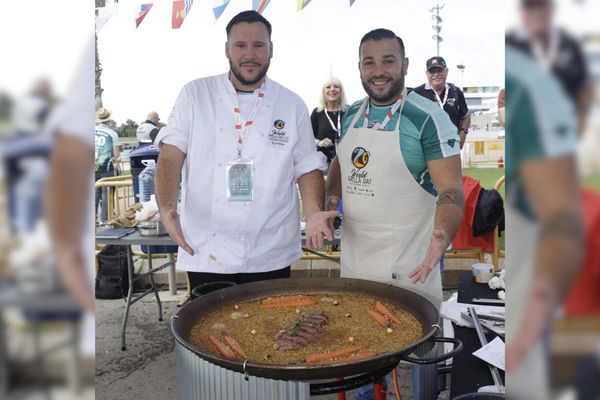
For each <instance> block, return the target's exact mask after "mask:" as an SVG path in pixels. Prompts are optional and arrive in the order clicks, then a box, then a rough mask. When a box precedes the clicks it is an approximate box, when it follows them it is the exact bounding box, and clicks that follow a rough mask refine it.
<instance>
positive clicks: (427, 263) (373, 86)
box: [327, 29, 464, 399]
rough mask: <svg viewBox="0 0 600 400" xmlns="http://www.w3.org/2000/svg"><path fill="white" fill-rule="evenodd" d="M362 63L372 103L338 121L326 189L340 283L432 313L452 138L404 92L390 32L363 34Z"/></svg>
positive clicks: (457, 200) (443, 121) (455, 220)
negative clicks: (401, 296)
mask: <svg viewBox="0 0 600 400" xmlns="http://www.w3.org/2000/svg"><path fill="white" fill-rule="evenodd" d="M359 55H360V61H359V70H360V75H361V80H362V84H363V88H364V89H365V91H366V92H367V94H368V95H369V96H368V97H367V98H366V99H364V100H361V101H358V102H356V103H354V104H353V105H352V106H351V107H350V108H349V109H348V111H347V112H346V115H345V116H344V121H343V123H342V132H341V137H342V139H341V141H340V144H339V145H338V153H337V156H336V157H335V158H334V160H333V161H332V163H331V167H330V171H329V178H328V182H327V185H328V188H327V190H328V191H327V194H328V198H327V208H328V209H330V210H333V209H335V208H336V207H337V204H338V202H339V200H340V198H341V199H343V209H344V221H343V227H344V233H343V235H342V243H341V247H342V249H343V250H342V259H341V264H342V267H341V275H342V276H343V277H352V278H360V279H366V280H374V281H380V282H387V283H391V284H393V285H396V286H400V287H403V288H406V289H409V290H411V291H414V292H417V293H419V294H420V295H422V296H424V297H425V298H427V299H428V300H429V301H430V302H431V303H432V304H433V305H434V306H435V307H437V308H439V307H440V303H441V301H442V284H441V278H440V270H439V261H440V257H441V256H442V255H443V254H444V251H445V250H446V248H447V247H448V245H449V244H450V242H451V240H452V238H453V237H454V234H455V233H456V231H457V229H458V227H459V225H460V223H461V220H462V216H463V205H464V196H463V191H462V183H461V166H460V147H459V136H458V133H457V130H456V127H455V126H454V125H452V123H451V121H450V119H449V117H448V115H447V114H446V113H445V112H444V110H442V109H441V108H440V107H439V106H438V105H437V104H435V103H433V102H431V101H430V100H428V99H426V98H424V97H421V96H420V95H418V94H416V93H415V92H412V91H410V92H409V91H408V90H407V88H406V87H405V86H404V76H405V75H406V73H407V69H408V59H407V58H405V56H404V55H405V53H404V44H403V43H402V40H401V39H400V38H398V37H397V36H396V35H395V34H394V33H393V32H392V31H389V30H387V29H376V30H374V31H371V32H369V33H367V34H366V35H365V36H364V37H363V39H362V40H361V44H360V47H359ZM436 394H437V393H433V394H430V395H425V394H424V393H421V395H420V396H419V397H418V398H421V399H427V398H435V397H436Z"/></svg>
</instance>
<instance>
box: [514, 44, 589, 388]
mask: <svg viewBox="0 0 600 400" xmlns="http://www.w3.org/2000/svg"><path fill="white" fill-rule="evenodd" d="M506 105H507V106H508V107H509V111H508V113H507V117H506V132H507V135H506V161H507V163H506V200H507V208H506V217H507V222H506V225H507V227H508V228H509V230H510V232H509V233H508V234H507V236H506V254H507V257H508V258H507V260H506V265H507V266H508V267H507V274H506V288H507V293H506V311H507V321H508V322H507V332H506V372H507V375H506V388H507V394H508V398H510V399H517V400H520V399H532V400H533V399H535V400H540V399H541V400H543V399H548V398H549V396H550V394H549V372H548V361H549V355H548V353H547V339H548V329H549V324H550V322H551V320H552V316H553V315H554V313H555V311H556V309H557V308H558V307H560V305H561V303H562V300H563V299H564V298H565V296H566V295H567V293H568V290H569V288H570V286H571V283H572V282H573V280H574V278H575V277H576V275H577V272H578V269H579V266H580V263H581V261H582V254H583V242H584V239H583V226H582V219H581V210H580V196H579V186H578V179H577V171H576V159H575V146H576V144H577V118H576V115H575V112H574V109H573V105H572V103H571V102H570V101H569V99H568V98H567V97H566V96H565V94H564V92H563V91H562V89H561V88H560V83H559V82H558V80H557V79H555V78H554V77H553V76H552V75H550V74H549V73H548V72H547V71H546V70H545V69H544V68H543V66H541V65H540V64H538V63H537V62H536V61H535V60H534V59H532V58H531V57H528V56H526V55H524V54H523V53H522V52H520V51H518V50H515V49H514V48H513V46H511V45H508V46H507V47H506Z"/></svg>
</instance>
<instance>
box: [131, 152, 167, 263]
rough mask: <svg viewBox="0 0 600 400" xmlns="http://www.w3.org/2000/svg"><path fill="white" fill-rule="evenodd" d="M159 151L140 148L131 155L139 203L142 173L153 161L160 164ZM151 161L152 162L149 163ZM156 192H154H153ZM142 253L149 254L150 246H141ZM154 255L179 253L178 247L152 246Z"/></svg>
mask: <svg viewBox="0 0 600 400" xmlns="http://www.w3.org/2000/svg"><path fill="white" fill-rule="evenodd" d="M159 152H160V151H159V149H158V147H156V146H155V145H153V144H151V145H145V146H140V147H138V148H137V149H135V150H131V152H130V153H129V163H130V167H131V179H132V181H133V194H134V196H135V198H136V201H139V200H140V198H139V195H140V180H139V178H140V175H141V173H142V171H144V169H145V168H146V167H147V165H150V164H151V162H152V161H153V162H154V163H157V162H158V154H159ZM149 161H151V162H149ZM152 191H154V190H152ZM141 247H142V252H144V253H146V254H147V253H148V246H141ZM150 251H151V252H152V254H156V253H177V246H150Z"/></svg>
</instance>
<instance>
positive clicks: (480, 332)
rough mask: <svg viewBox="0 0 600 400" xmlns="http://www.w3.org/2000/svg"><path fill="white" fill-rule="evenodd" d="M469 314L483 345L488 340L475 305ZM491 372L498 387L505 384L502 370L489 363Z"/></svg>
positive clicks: (470, 308)
mask: <svg viewBox="0 0 600 400" xmlns="http://www.w3.org/2000/svg"><path fill="white" fill-rule="evenodd" d="M469 314H471V318H472V319H473V325H475V330H476V331H477V336H479V341H480V342H481V345H482V346H485V345H486V344H487V343H488V341H487V339H486V338H485V335H484V334H483V328H482V327H481V324H480V323H479V318H478V317H477V311H475V307H469ZM488 367H489V369H490V372H491V373H492V379H493V380H494V384H495V385H496V386H497V387H502V386H504V384H503V383H502V377H501V376H500V372H498V368H496V367H495V366H493V365H491V364H488Z"/></svg>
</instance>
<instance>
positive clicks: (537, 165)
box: [506, 155, 584, 371]
mask: <svg viewBox="0 0 600 400" xmlns="http://www.w3.org/2000/svg"><path fill="white" fill-rule="evenodd" d="M519 173H520V177H521V181H522V183H523V186H524V189H525V192H526V195H527V198H528V200H529V202H530V204H531V206H532V208H533V210H534V213H535V214H536V216H537V218H538V221H539V222H540V225H541V227H540V234H539V238H538V240H537V243H536V249H535V265H534V268H535V271H534V272H533V276H535V281H534V283H533V286H532V288H531V289H530V290H529V292H528V297H527V298H526V299H523V300H524V303H523V305H524V306H525V312H524V314H523V318H522V320H521V321H516V323H518V326H519V332H518V333H517V334H516V335H515V336H514V339H513V340H512V341H510V342H509V343H507V347H506V366H507V371H514V369H516V367H517V366H518V364H519V362H520V360H521V359H522V357H523V355H524V354H525V353H526V352H527V351H528V350H529V348H530V347H531V346H532V344H533V343H535V342H536V340H537V339H538V338H539V337H540V335H541V334H542V333H543V331H544V330H545V329H546V326H547V325H548V323H549V321H550V319H551V316H552V314H553V312H554V310H555V309H556V307H557V306H559V305H560V304H561V302H562V300H563V299H564V298H565V296H566V295H567V294H568V290H569V288H570V286H571V284H572V282H573V280H574V279H575V277H576V276H577V273H578V271H579V267H580V266H581V262H582V258H583V251H584V247H583V244H584V236H583V223H582V219H581V209H580V208H581V206H580V204H581V200H580V197H579V187H578V183H577V174H576V162H575V157H574V156H572V155H568V156H563V157H560V158H552V159H539V160H533V161H527V162H523V163H522V165H521V168H520V170H519Z"/></svg>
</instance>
